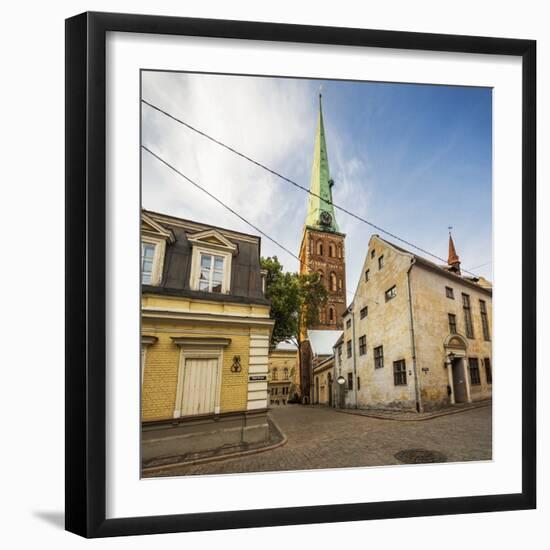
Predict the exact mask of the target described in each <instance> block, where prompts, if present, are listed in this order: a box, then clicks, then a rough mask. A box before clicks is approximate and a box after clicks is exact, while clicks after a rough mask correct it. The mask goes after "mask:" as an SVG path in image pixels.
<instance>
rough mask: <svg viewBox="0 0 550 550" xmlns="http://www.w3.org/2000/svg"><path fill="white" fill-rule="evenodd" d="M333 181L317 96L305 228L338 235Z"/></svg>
mask: <svg viewBox="0 0 550 550" xmlns="http://www.w3.org/2000/svg"><path fill="white" fill-rule="evenodd" d="M333 185H334V182H333V180H332V179H331V177H330V171H329V167H328V153H327V143H326V141H325V126H324V124H323V107H322V104H321V94H319V116H318V118H317V133H316V134H315V147H314V149H313V166H312V168H311V184H310V187H309V189H310V191H311V193H312V194H311V195H309V204H308V208H307V216H306V227H312V228H314V229H319V230H321V231H331V232H336V233H339V231H340V230H339V229H338V224H337V223H336V217H335V216H334V208H333V206H332V186H333Z"/></svg>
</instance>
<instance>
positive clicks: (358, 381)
mask: <svg viewBox="0 0 550 550" xmlns="http://www.w3.org/2000/svg"><path fill="white" fill-rule="evenodd" d="M360 389H361V378H359V376H358V377H357V391H359V390H360Z"/></svg>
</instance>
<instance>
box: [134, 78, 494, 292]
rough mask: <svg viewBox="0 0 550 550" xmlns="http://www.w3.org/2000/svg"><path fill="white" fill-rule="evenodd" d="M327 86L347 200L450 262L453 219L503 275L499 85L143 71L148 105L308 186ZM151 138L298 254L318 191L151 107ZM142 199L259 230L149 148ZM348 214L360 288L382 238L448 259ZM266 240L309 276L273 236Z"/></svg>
mask: <svg viewBox="0 0 550 550" xmlns="http://www.w3.org/2000/svg"><path fill="white" fill-rule="evenodd" d="M320 89H321V90H322V94H323V117H324V122H325V133H326V140H327V149H328V158H329V165H330V172H331V177H332V179H333V180H334V187H333V188H332V191H333V202H334V203H335V204H337V205H340V206H342V207H344V208H346V209H348V210H350V211H352V212H354V213H356V214H358V215H359V216H361V217H363V218H366V219H367V220H369V221H371V222H372V223H374V224H376V225H377V226H380V227H382V228H383V229H385V230H387V231H389V232H391V233H393V234H394V235H397V236H399V237H401V238H403V239H405V240H407V241H409V242H411V243H413V244H415V245H417V246H419V247H421V248H423V249H425V250H428V251H430V252H432V253H433V254H436V255H437V256H439V257H441V258H445V259H446V258H447V253H448V235H449V232H448V227H449V226H452V228H453V229H452V234H453V239H454V242H455V245H456V249H457V252H458V254H459V256H460V260H461V262H462V267H463V268H465V269H467V270H471V271H473V272H474V273H476V274H477V275H481V276H484V277H486V278H488V279H490V280H492V263H491V260H492V91H491V89H489V88H468V87H455V86H437V85H427V84H401V83H399V84H397V83H379V82H350V81H333V80H322V81H321V80H310V79H292V78H271V77H270V78H267V77H250V76H235V75H208V74H197V73H175V72H153V71H144V72H142V98H143V99H144V100H146V101H148V102H150V103H152V104H154V105H156V106H158V107H160V108H161V109H163V110H166V111H167V112H169V113H171V114H172V115H174V116H175V117H177V118H180V119H182V120H184V121H186V122H187V123H189V124H191V125H193V126H195V127H196V128H198V129H200V130H201V131H203V132H205V133H207V134H209V135H211V136H213V137H215V138H216V139H218V140H219V141H222V142H224V143H226V144H227V145H229V146H231V147H233V148H234V149H236V150H238V151H241V152H242V153H245V154H246V155H248V156H250V157H252V158H254V159H256V160H258V161H259V162H261V163H262V164H265V165H266V166H268V167H270V168H272V169H273V170H275V171H277V172H279V173H281V174H283V175H284V176H286V177H288V178H290V179H291V180H293V181H295V182H297V183H299V184H301V185H303V186H305V187H307V188H309V184H310V176H311V164H312V161H313V145H314V139H315V130H316V122H317V110H318V103H319V102H318V94H319V90H320ZM142 144H143V145H145V146H147V147H148V148H150V149H151V150H152V151H154V152H155V153H156V154H158V155H159V156H161V157H162V158H163V159H164V160H166V161H167V162H168V163H170V164H171V165H173V166H174V167H175V168H177V169H178V170H179V171H181V172H182V173H184V174H185V175H187V176H188V177H190V178H192V179H193V180H195V181H196V182H197V183H199V184H200V185H201V186H203V187H204V188H206V189H208V191H209V192H211V193H212V194H214V195H215V196H216V197H218V198H219V199H220V200H222V201H223V202H224V203H226V204H227V205H229V206H231V208H233V209H234V210H236V211H237V212H238V213H239V214H241V215H242V216H243V217H244V218H246V219H247V220H248V221H250V222H251V223H252V224H254V225H256V226H257V227H259V228H260V229H261V230H262V231H263V232H265V233H266V234H268V235H269V236H271V237H272V238H274V239H275V240H277V241H279V242H280V243H281V244H283V245H284V246H285V247H286V248H288V249H290V250H291V251H293V252H294V253H295V254H296V255H297V254H298V251H299V246H300V241H301V236H302V229H303V223H304V220H305V215H306V209H307V201H308V194H307V193H306V192H304V191H303V190H301V189H298V188H296V187H294V186H292V185H291V184H289V183H288V182H285V181H284V180H282V179H280V178H278V177H276V176H274V175H272V174H270V173H269V172H267V171H265V170H264V169H262V168H259V167H258V166H255V165H254V164H252V163H251V162H249V161H247V160H245V159H243V158H240V157H238V156H237V155H235V154H234V153H231V152H229V151H227V150H225V149H223V148H222V147H220V146H219V145H217V144H214V143H212V142H210V141H209V140H207V139H205V138H204V137H202V136H200V135H199V134H197V133H195V132H193V131H192V130H189V129H188V128H186V127H184V126H182V125H181V124H178V123H177V122H175V121H173V120H171V119H170V118H168V117H166V116H165V115H163V114H162V113H159V112H158V111H155V110H153V109H151V108H150V107H148V106H147V105H142ZM142 204H143V207H144V208H146V209H149V210H154V211H157V212H162V213H166V214H170V215H173V216H177V217H181V218H185V219H190V220H195V221H199V222H203V223H207V224H212V225H216V226H219V227H224V228H228V229H233V230H236V231H241V232H244V233H250V234H256V235H258V232H257V231H255V230H254V229H252V228H251V227H250V226H249V225H247V224H246V223H244V222H243V221H241V220H240V219H238V218H237V217H236V216H235V215H234V214H232V213H230V212H229V211H227V210H226V209H224V208H223V207H222V206H221V205H219V204H217V203H216V202H215V201H213V200H212V199H211V198H209V197H208V196H206V195H205V194H203V193H202V192H201V191H199V190H198V189H196V188H194V187H193V186H192V185H191V184H189V183H188V182H187V181H185V180H184V179H182V178H181V177H180V176H178V175H177V174H176V173H174V172H173V171H171V170H170V169H169V168H168V167H167V166H165V165H163V164H162V163H161V162H159V160H158V159H156V158H154V157H152V156H151V155H150V154H149V153H148V152H147V151H142ZM336 218H337V221H338V224H339V226H340V230H341V231H342V232H343V233H345V234H346V278H347V280H346V285H347V288H348V289H355V288H356V286H357V282H358V279H359V277H360V272H361V269H362V265H363V261H364V258H365V254H366V252H367V246H368V241H369V238H370V236H371V235H372V234H373V233H377V234H380V236H381V237H383V238H387V239H388V240H389V241H392V242H395V244H397V245H399V246H401V247H403V248H407V249H409V250H410V251H411V252H415V253H418V254H419V255H423V256H425V257H427V258H428V259H430V260H432V261H434V259H433V258H431V257H429V256H426V254H422V253H420V252H418V251H417V250H414V249H413V248H410V247H408V246H406V245H404V244H403V243H401V242H399V241H395V239H392V238H390V237H388V235H386V234H384V233H383V232H381V231H376V230H374V229H372V228H371V227H370V226H368V225H366V224H365V223H362V222H360V221H358V220H355V219H354V218H352V217H350V216H348V215H347V214H345V213H343V212H341V211H338V210H336ZM261 247H262V250H261V253H262V255H263V256H273V255H276V256H277V257H278V258H279V260H280V261H281V263H282V264H283V266H284V268H285V270H288V271H297V270H298V260H296V259H295V258H293V257H292V256H291V255H289V254H288V253H287V252H285V251H283V250H281V249H280V248H279V247H277V246H276V245H275V244H273V243H272V242H270V241H269V240H268V239H266V238H265V237H262V245H261ZM436 262H437V260H436ZM351 298H352V297H351V296H350V297H348V299H349V301H351Z"/></svg>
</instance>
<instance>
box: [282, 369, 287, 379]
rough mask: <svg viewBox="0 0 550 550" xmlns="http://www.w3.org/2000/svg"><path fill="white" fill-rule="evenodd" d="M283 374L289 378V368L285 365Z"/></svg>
mask: <svg viewBox="0 0 550 550" xmlns="http://www.w3.org/2000/svg"><path fill="white" fill-rule="evenodd" d="M283 376H284V378H285V380H288V368H287V367H285V368H284V370H283Z"/></svg>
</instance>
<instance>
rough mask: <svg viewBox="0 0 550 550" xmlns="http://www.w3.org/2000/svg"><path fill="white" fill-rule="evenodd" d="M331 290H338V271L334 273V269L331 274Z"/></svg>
mask: <svg viewBox="0 0 550 550" xmlns="http://www.w3.org/2000/svg"><path fill="white" fill-rule="evenodd" d="M330 290H332V292H336V291H337V290H338V287H337V282H336V273H334V271H332V272H331V274H330Z"/></svg>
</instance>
